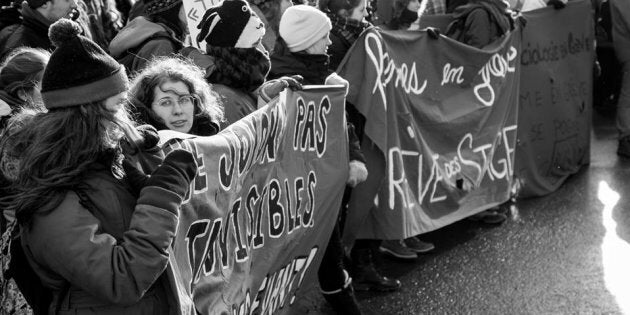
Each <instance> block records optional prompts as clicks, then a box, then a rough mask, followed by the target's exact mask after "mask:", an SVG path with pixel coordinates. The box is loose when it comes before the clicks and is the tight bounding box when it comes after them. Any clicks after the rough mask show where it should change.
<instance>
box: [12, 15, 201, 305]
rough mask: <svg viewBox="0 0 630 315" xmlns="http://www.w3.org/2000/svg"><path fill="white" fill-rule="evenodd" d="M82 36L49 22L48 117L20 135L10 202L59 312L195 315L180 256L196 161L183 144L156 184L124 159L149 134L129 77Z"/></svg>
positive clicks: (67, 24)
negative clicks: (138, 119)
mask: <svg viewBox="0 0 630 315" xmlns="http://www.w3.org/2000/svg"><path fill="white" fill-rule="evenodd" d="M80 32H81V28H80V26H79V25H78V24H76V23H75V22H72V21H70V20H67V19H61V20H59V21H58V22H56V23H55V24H53V25H52V26H51V28H50V39H51V41H52V42H53V43H54V45H55V47H57V48H56V50H55V51H53V53H52V55H51V57H50V61H49V63H48V65H47V66H46V70H45V72H44V76H43V79H42V97H43V100H44V104H45V106H46V108H47V109H48V112H45V113H40V114H37V115H35V116H34V117H32V118H31V119H30V120H29V121H28V122H27V123H26V124H25V125H24V126H23V127H22V128H21V129H20V130H19V131H17V132H16V133H15V134H14V135H13V141H14V142H13V143H14V147H15V148H19V152H18V154H19V156H20V160H19V161H18V164H17V174H16V176H15V178H16V180H15V181H14V182H13V188H14V189H15V193H14V194H13V195H10V196H3V197H2V201H3V203H4V201H6V200H7V199H8V200H11V202H10V203H9V204H8V205H7V209H8V210H14V211H15V212H16V215H17V222H18V223H19V227H20V231H21V242H22V249H23V252H24V254H25V255H26V258H27V260H28V262H29V263H28V265H30V266H32V269H33V270H34V271H35V273H36V274H37V275H38V276H39V278H40V279H41V280H42V283H43V285H44V287H46V288H48V289H50V290H52V296H53V301H52V304H51V305H50V307H49V308H48V310H49V313H51V314H52V313H55V314H175V313H187V314H190V313H191V312H193V309H192V301H190V299H188V300H185V299H179V298H184V296H183V295H181V294H175V292H178V291H179V292H181V289H180V288H181V287H178V286H177V284H178V282H176V281H174V280H171V279H177V276H173V275H174V272H176V270H174V269H172V268H171V264H170V263H169V260H170V259H172V257H171V255H169V252H170V251H171V249H170V245H171V243H172V241H173V239H174V236H175V232H176V229H177V224H178V211H179V207H180V205H181V203H182V200H183V198H184V196H185V194H186V192H187V190H188V188H189V186H190V183H191V181H192V180H193V179H194V177H195V174H196V173H197V164H196V161H195V159H194V157H193V156H192V154H191V153H189V152H186V151H182V150H179V151H174V152H173V153H171V154H169V155H168V156H167V157H166V158H165V159H164V161H163V163H162V165H161V166H160V167H158V168H157V170H156V171H155V172H153V174H152V176H151V177H150V178H149V179H146V177H145V176H144V174H141V173H140V172H139V171H138V170H136V169H134V168H133V167H132V166H130V165H129V164H126V163H125V162H122V161H123V157H122V152H121V151H122V149H121V141H123V140H124V139H125V138H129V137H136V136H138V135H132V132H133V131H134V128H133V127H132V126H131V124H132V123H131V121H130V119H129V117H128V115H127V112H126V110H125V106H124V104H125V101H124V99H125V95H126V92H127V88H128V79H127V76H126V74H125V70H124V68H123V67H122V66H121V65H120V64H118V63H117V62H116V60H114V59H113V58H112V57H110V56H109V55H107V54H106V53H105V51H103V50H102V49H101V48H100V47H99V46H98V45H97V44H95V43H94V42H92V41H91V40H89V39H87V38H85V37H83V36H81V35H79V34H80ZM77 69H80V71H77ZM182 303H187V304H186V305H184V304H182Z"/></svg>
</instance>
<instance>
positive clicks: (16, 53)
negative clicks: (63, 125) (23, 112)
mask: <svg viewBox="0 0 630 315" xmlns="http://www.w3.org/2000/svg"><path fill="white" fill-rule="evenodd" d="M49 58H50V53H49V52H48V51H46V50H43V49H41V48H31V47H20V48H17V49H15V50H13V51H12V52H11V53H10V54H9V55H8V56H7V57H6V58H5V60H4V61H3V62H2V64H0V131H2V129H3V128H4V126H5V123H6V121H7V120H8V119H9V118H10V117H11V116H12V115H13V114H15V113H16V112H18V111H19V110H20V109H21V108H38V109H43V108H44V104H43V102H42V95H41V93H40V90H41V81H42V76H43V75H44V68H46V64H47V63H48V59H49Z"/></svg>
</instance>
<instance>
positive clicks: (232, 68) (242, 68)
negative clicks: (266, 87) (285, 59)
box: [206, 45, 271, 93]
mask: <svg viewBox="0 0 630 315" xmlns="http://www.w3.org/2000/svg"><path fill="white" fill-rule="evenodd" d="M207 50H208V51H207V52H206V53H207V54H208V55H210V56H212V57H214V64H215V66H216V67H215V68H214V70H213V71H212V73H210V74H209V75H208V76H207V78H206V79H207V80H208V82H210V83H218V84H223V85H226V86H229V87H231V88H233V89H237V90H241V91H243V92H246V93H250V92H252V91H253V90H255V89H256V88H258V87H259V86H260V85H262V84H263V83H264V82H265V79H266V78H267V74H269V70H270V69H271V61H269V55H268V54H267V53H266V52H262V51H260V50H258V49H256V48H234V47H214V46H210V45H208V47H207Z"/></svg>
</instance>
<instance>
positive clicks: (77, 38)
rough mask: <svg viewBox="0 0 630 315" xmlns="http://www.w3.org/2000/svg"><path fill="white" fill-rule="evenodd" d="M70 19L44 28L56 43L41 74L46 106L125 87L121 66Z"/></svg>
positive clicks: (81, 101) (99, 97) (94, 99)
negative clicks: (82, 34) (82, 33)
mask: <svg viewBox="0 0 630 315" xmlns="http://www.w3.org/2000/svg"><path fill="white" fill-rule="evenodd" d="M80 34H81V27H80V26H79V24H77V23H76V22H74V21H71V20H68V19H60V20H58V21H57V22H55V23H53V24H52V25H51V26H50V29H49V30H48V37H49V38H50V41H51V42H52V44H53V45H54V46H55V47H56V49H55V50H54V51H53V53H52V54H51V56H50V60H49V61H48V65H47V66H46V69H45V70H44V76H43V78H42V90H41V93H42V98H43V100H44V105H45V106H46V108H48V109H51V108H58V107H68V106H77V105H81V104H87V103H92V102H98V101H102V100H105V99H107V98H108V97H110V96H114V95H116V94H119V93H122V92H125V91H127V89H128V86H129V81H128V79H127V75H126V74H125V69H124V68H123V66H121V65H120V64H119V63H118V62H117V61H116V60H115V59H114V58H112V57H110V56H109V55H108V54H107V53H106V52H105V51H103V49H102V48H101V47H99V46H98V45H97V44H95V43H94V42H93V41H91V40H90V39H88V38H86V37H84V36H81V35H80Z"/></svg>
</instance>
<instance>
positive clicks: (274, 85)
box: [261, 75, 304, 101]
mask: <svg viewBox="0 0 630 315" xmlns="http://www.w3.org/2000/svg"><path fill="white" fill-rule="evenodd" d="M302 80H304V79H303V78H302V76H299V75H294V76H291V77H281V78H279V79H275V80H270V81H267V82H265V83H263V86H262V87H261V90H262V93H263V94H264V97H265V98H266V100H265V101H269V100H272V99H274V98H276V97H278V95H280V92H282V91H284V89H286V88H290V89H291V90H294V91H295V90H301V89H302Z"/></svg>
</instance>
